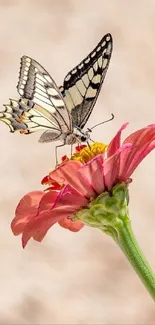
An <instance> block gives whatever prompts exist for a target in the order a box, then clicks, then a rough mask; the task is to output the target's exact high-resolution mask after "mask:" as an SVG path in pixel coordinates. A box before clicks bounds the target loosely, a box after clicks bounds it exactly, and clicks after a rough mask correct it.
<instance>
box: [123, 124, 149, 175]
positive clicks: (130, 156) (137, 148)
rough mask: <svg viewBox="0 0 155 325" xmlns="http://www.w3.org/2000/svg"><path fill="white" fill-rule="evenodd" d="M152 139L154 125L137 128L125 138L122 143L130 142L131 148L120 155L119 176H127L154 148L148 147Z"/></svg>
mask: <svg viewBox="0 0 155 325" xmlns="http://www.w3.org/2000/svg"><path fill="white" fill-rule="evenodd" d="M154 140H155V125H153V126H149V127H146V128H143V129H141V130H138V131H136V132H134V133H132V134H131V135H130V136H129V137H127V138H126V139H125V141H124V142H123V144H126V143H127V142H130V143H131V144H132V149H131V150H130V151H126V152H124V153H122V155H121V161H120V177H121V178H122V179H126V178H129V177H130V176H131V174H132V173H133V171H134V170H135V168H136V167H137V166H138V165H139V164H140V162H141V161H142V160H143V159H144V157H146V155H147V154H148V153H149V152H150V151H151V150H152V149H153V148H154V147H153V148H152V149H151V150H150V149H149V146H151V144H152V143H153V141H154Z"/></svg>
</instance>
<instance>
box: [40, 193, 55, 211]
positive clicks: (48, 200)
mask: <svg viewBox="0 0 155 325" xmlns="http://www.w3.org/2000/svg"><path fill="white" fill-rule="evenodd" d="M59 192H60V191H59ZM59 192H58V191H54V190H51V191H49V192H46V193H45V195H44V196H43V197H42V199H41V200H40V203H39V209H38V212H39V213H40V212H43V211H46V210H51V209H52V208H53V206H54V204H55V202H56V199H57V197H58V196H59Z"/></svg>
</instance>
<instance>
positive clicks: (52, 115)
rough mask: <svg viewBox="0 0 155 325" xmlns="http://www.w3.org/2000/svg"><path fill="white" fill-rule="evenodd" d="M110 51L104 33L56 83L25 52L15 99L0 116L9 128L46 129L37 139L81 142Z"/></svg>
mask: <svg viewBox="0 0 155 325" xmlns="http://www.w3.org/2000/svg"><path fill="white" fill-rule="evenodd" d="M111 53H112V36H111V35H110V34H106V35H105V36H104V37H103V38H102V39H101V41H100V42H99V44H98V45H97V46H96V47H95V49H94V50H93V51H92V52H91V53H90V54H89V55H88V56H87V57H86V58H85V59H84V60H83V61H81V62H80V64H78V65H77V66H76V67H75V68H74V69H72V70H71V71H70V72H69V73H68V74H67V75H66V77H65V79H64V82H63V86H61V87H58V86H57V85H56V83H55V81H54V80H53V79H52V77H51V76H50V75H49V73H48V72H47V71H46V70H45V69H44V68H43V67H42V66H41V65H40V64H39V63H38V62H37V61H35V60H33V59H32V58H30V57H28V56H23V57H22V58H21V67H20V73H19V81H18V85H17V90H18V93H19V95H20V98H19V99H18V100H14V99H10V102H9V104H8V105H4V106H5V110H4V111H3V112H0V120H1V121H3V122H5V123H6V124H7V125H8V126H9V128H10V131H11V132H15V131H20V133H22V134H30V133H32V132H35V131H39V130H45V132H44V133H43V134H42V135H41V136H40V139H39V142H51V141H57V140H61V141H62V142H63V143H64V144H74V143H79V142H84V141H87V140H88V139H89V132H88V131H86V132H84V131H83V128H84V126H85V124H86V123H87V120H88V118H89V116H90V114H91V112H92V110H93V107H94V105H95V103H96V100H97V97H98V95H99V93H100V90H101V86H102V83H103V81H104V78H105V75H106V72H107V69H108V66H109V62H110V58H111Z"/></svg>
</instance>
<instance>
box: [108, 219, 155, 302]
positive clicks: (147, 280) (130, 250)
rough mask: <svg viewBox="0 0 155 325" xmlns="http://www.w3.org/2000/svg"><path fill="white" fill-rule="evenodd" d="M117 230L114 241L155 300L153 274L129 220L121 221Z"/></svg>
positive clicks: (154, 276)
mask: <svg viewBox="0 0 155 325" xmlns="http://www.w3.org/2000/svg"><path fill="white" fill-rule="evenodd" d="M117 231H118V236H117V237H116V238H115V241H116V243H117V244H118V245H119V247H120V248H121V249H122V251H123V252H124V254H125V255H126V257H127V259H128V261H129V262H130V264H131V265H132V267H133V268H134V269H135V271H136V273H137V275H138V276H139V278H140V279H141V281H142V282H143V284H144V286H145V287H146V289H147V290H148V292H149V293H150V295H151V297H152V298H153V300H155V275H154V274H153V271H152V270H151V267H150V265H149V264H148V262H147V260H146V258H145V257H144V255H143V253H142V251H141V249H140V247H139V245H138V243H137V241H136V239H135V237H134V234H133V231H132V229H131V225H130V221H129V220H128V221H127V220H126V222H122V223H121V224H120V226H119V227H118V226H117ZM113 238H114V237H113Z"/></svg>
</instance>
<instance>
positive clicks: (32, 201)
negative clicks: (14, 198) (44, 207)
mask: <svg viewBox="0 0 155 325" xmlns="http://www.w3.org/2000/svg"><path fill="white" fill-rule="evenodd" d="M44 195H45V193H44V192H43V191H34V192H30V193H28V194H26V195H25V196H24V197H23V198H22V199H21V200H20V202H19V204H18V206H17V208H16V211H15V218H14V219H13V220H12V222H11V229H12V231H13V233H14V235H15V236H17V235H19V234H20V233H22V232H23V230H24V228H25V226H26V225H27V223H28V222H29V221H30V220H31V219H32V218H34V217H35V216H36V215H37V213H38V207H39V203H40V200H41V199H42V198H43V196H44Z"/></svg>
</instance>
